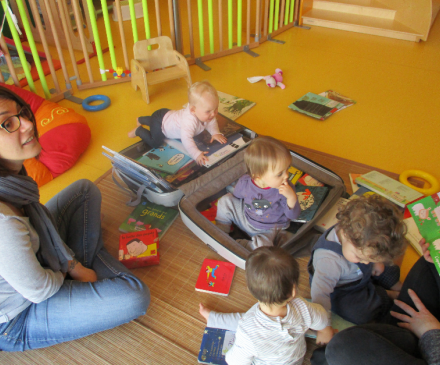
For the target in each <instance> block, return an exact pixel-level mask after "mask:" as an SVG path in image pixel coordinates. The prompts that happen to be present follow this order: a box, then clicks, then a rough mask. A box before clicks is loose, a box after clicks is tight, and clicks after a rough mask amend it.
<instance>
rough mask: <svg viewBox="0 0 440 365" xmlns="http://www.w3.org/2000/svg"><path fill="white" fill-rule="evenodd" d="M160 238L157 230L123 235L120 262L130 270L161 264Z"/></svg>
mask: <svg viewBox="0 0 440 365" xmlns="http://www.w3.org/2000/svg"><path fill="white" fill-rule="evenodd" d="M158 250H159V236H158V234H157V230H156V229H147V230H145V231H138V232H130V233H122V234H121V235H120V236H119V261H120V262H121V263H122V264H123V265H124V266H125V267H127V268H129V269H136V268H137V267H143V266H150V265H158V264H159V251H158Z"/></svg>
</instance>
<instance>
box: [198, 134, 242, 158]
mask: <svg viewBox="0 0 440 365" xmlns="http://www.w3.org/2000/svg"><path fill="white" fill-rule="evenodd" d="M240 137H243V135H242V134H240V133H235V134H233V135H232V136H229V137H228V138H227V140H228V141H227V142H226V143H223V144H222V143H220V142H217V141H216V143H212V144H210V145H205V144H199V145H198V147H199V148H200V151H204V152H208V153H207V154H206V156H211V155H212V154H213V153H215V152H217V151H218V150H221V149H222V148H223V147H225V146H227V145H229V144H231V143H232V142H235V141H236V140H237V139H239V138H240Z"/></svg>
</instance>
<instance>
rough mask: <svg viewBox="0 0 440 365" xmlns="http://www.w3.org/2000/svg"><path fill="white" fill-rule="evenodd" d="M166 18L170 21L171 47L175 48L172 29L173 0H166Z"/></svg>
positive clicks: (174, 36) (174, 37)
mask: <svg viewBox="0 0 440 365" xmlns="http://www.w3.org/2000/svg"><path fill="white" fill-rule="evenodd" d="M168 19H169V21H170V34H171V41H172V42H173V48H174V49H176V35H175V30H174V11H173V0H168Z"/></svg>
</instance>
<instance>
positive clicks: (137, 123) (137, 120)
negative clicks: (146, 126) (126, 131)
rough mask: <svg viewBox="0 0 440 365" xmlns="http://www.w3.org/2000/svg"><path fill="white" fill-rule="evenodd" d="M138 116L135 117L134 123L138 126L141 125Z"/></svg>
mask: <svg viewBox="0 0 440 365" xmlns="http://www.w3.org/2000/svg"><path fill="white" fill-rule="evenodd" d="M139 118H140V117H139ZM139 118H137V119H136V125H137V126H138V127H140V126H141V123H140V122H139Z"/></svg>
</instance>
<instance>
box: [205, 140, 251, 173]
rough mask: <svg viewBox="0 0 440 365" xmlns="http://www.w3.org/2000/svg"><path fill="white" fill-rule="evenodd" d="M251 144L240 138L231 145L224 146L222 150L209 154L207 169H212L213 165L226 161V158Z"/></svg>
mask: <svg viewBox="0 0 440 365" xmlns="http://www.w3.org/2000/svg"><path fill="white" fill-rule="evenodd" d="M248 143H249V142H246V141H245V140H244V139H243V137H240V138H238V139H236V140H235V141H234V142H232V143H229V144H224V145H222V146H223V147H222V148H220V149H219V150H218V151H216V152H214V153H212V154H208V155H207V157H208V162H207V163H205V165H204V166H205V167H211V166H212V165H214V164H216V163H217V162H219V161H220V160H222V159H224V158H225V157H227V156H229V155H231V154H233V153H234V152H236V151H238V150H239V149H240V148H242V147H244V146H245V145H246V144H248Z"/></svg>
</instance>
